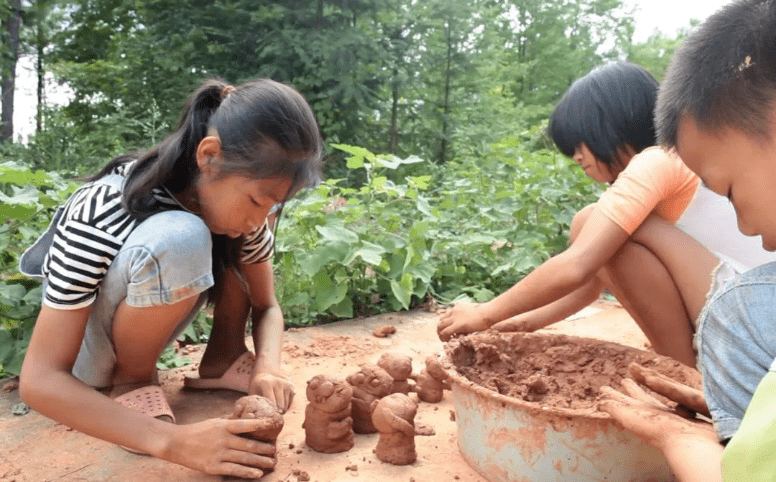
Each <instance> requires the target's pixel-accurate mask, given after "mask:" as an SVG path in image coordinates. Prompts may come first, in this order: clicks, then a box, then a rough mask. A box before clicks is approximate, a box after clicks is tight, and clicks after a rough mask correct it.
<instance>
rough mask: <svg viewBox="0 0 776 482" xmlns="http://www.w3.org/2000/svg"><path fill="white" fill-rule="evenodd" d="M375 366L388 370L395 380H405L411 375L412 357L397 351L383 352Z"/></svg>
mask: <svg viewBox="0 0 776 482" xmlns="http://www.w3.org/2000/svg"><path fill="white" fill-rule="evenodd" d="M377 366H379V367H380V368H382V369H383V370H385V371H386V372H388V374H389V375H391V378H393V379H394V380H396V381H402V380H406V379H408V378H409V377H410V375H412V358H410V357H408V356H407V355H400V354H398V353H383V354H382V355H381V356H380V359H379V360H377Z"/></svg>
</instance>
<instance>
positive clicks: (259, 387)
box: [248, 372, 294, 413]
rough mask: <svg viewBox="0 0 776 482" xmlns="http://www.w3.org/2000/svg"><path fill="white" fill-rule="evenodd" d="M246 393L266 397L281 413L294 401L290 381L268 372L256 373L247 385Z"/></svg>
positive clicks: (292, 387)
mask: <svg viewBox="0 0 776 482" xmlns="http://www.w3.org/2000/svg"><path fill="white" fill-rule="evenodd" d="M248 393H251V394H253V395H261V396H262V397H264V398H268V399H269V400H270V401H271V402H273V403H274V404H275V405H277V407H278V408H279V409H280V410H281V411H282V412H283V413H285V412H286V411H287V410H288V409H289V408H290V407H291V402H293V401H294V386H293V385H292V384H291V382H290V381H289V380H288V379H287V378H285V377H282V376H280V375H275V374H272V373H269V372H259V373H256V374H255V375H254V376H253V379H252V380H251V384H250V386H249V387H248Z"/></svg>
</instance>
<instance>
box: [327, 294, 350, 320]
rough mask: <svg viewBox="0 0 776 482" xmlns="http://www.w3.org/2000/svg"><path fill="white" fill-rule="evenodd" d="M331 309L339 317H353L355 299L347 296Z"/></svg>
mask: <svg viewBox="0 0 776 482" xmlns="http://www.w3.org/2000/svg"><path fill="white" fill-rule="evenodd" d="M329 311H331V313H332V314H333V315H334V316H337V317H339V318H353V301H352V300H351V299H350V298H349V297H347V296H346V297H345V298H343V299H342V301H340V302H339V303H337V304H335V305H332V306H331V308H330V309H329Z"/></svg>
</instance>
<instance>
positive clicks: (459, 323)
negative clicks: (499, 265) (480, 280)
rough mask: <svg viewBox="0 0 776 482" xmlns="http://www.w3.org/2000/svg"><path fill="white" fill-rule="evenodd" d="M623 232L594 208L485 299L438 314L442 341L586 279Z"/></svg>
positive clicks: (540, 303)
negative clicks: (542, 256)
mask: <svg viewBox="0 0 776 482" xmlns="http://www.w3.org/2000/svg"><path fill="white" fill-rule="evenodd" d="M627 239H628V233H627V232H626V231H625V230H624V229H622V228H621V227H619V226H618V225H617V224H615V222H614V221H612V220H611V219H609V218H607V217H606V215H605V214H604V213H603V212H602V211H601V210H600V209H598V208H596V209H594V210H593V212H592V213H591V214H590V217H589V218H588V220H587V221H586V222H585V225H584V226H583V227H582V230H581V232H580V233H579V235H578V236H577V238H576V239H575V240H574V243H573V244H572V245H571V246H569V247H568V249H566V250H565V251H563V252H562V253H560V254H558V255H557V256H555V257H552V258H550V259H548V260H547V261H545V262H544V263H542V264H541V265H540V266H539V267H537V268H536V269H535V270H533V271H532V272H531V273H529V274H528V275H527V276H526V277H525V278H523V279H522V280H520V282H518V283H517V284H516V285H514V286H512V287H511V288H509V289H508V290H507V291H505V292H504V293H502V294H500V295H499V296H497V297H496V298H494V299H492V300H491V301H489V302H487V303H483V304H481V305H477V306H476V309H475V310H472V309H470V308H461V309H458V308H456V307H455V306H454V307H453V308H452V309H451V310H448V311H447V312H445V313H443V314H442V316H440V320H439V324H438V326H437V332H438V333H439V338H440V339H442V340H443V341H447V340H449V339H450V338H451V337H452V336H454V335H457V334H466V333H472V332H474V331H480V330H484V329H486V328H488V327H491V326H493V325H494V324H496V323H498V322H499V321H503V320H506V319H507V318H510V317H512V316H515V315H519V314H521V313H525V312H528V311H531V310H535V309H537V308H541V307H543V306H545V305H548V304H550V303H553V302H555V301H557V300H559V299H561V298H562V297H564V296H566V295H568V294H569V293H571V292H573V291H575V290H577V289H579V288H580V287H582V286H584V285H585V284H586V283H588V282H589V281H590V280H591V279H592V278H593V277H594V276H595V275H596V274H597V273H598V271H599V270H600V269H601V268H602V267H603V266H604V264H605V263H606V262H607V261H608V260H609V259H611V257H612V256H614V254H615V253H616V252H617V250H619V249H620V248H621V247H622V245H623V244H624V243H625V242H626V241H627Z"/></svg>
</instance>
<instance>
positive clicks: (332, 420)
mask: <svg viewBox="0 0 776 482" xmlns="http://www.w3.org/2000/svg"><path fill="white" fill-rule="evenodd" d="M352 398H353V387H351V386H350V385H349V384H348V383H347V382H345V380H342V379H340V378H336V377H332V376H329V375H316V376H314V377H313V378H311V379H310V380H309V381H308V382H307V400H308V402H309V403H308V404H307V407H306V408H305V412H304V423H303V424H302V428H304V433H305V443H306V444H307V446H308V447H310V448H311V449H313V450H315V451H316V452H322V453H325V454H333V453H338V452H345V451H347V450H350V449H351V448H353V443H354V437H353V418H352V417H351V399H352Z"/></svg>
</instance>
